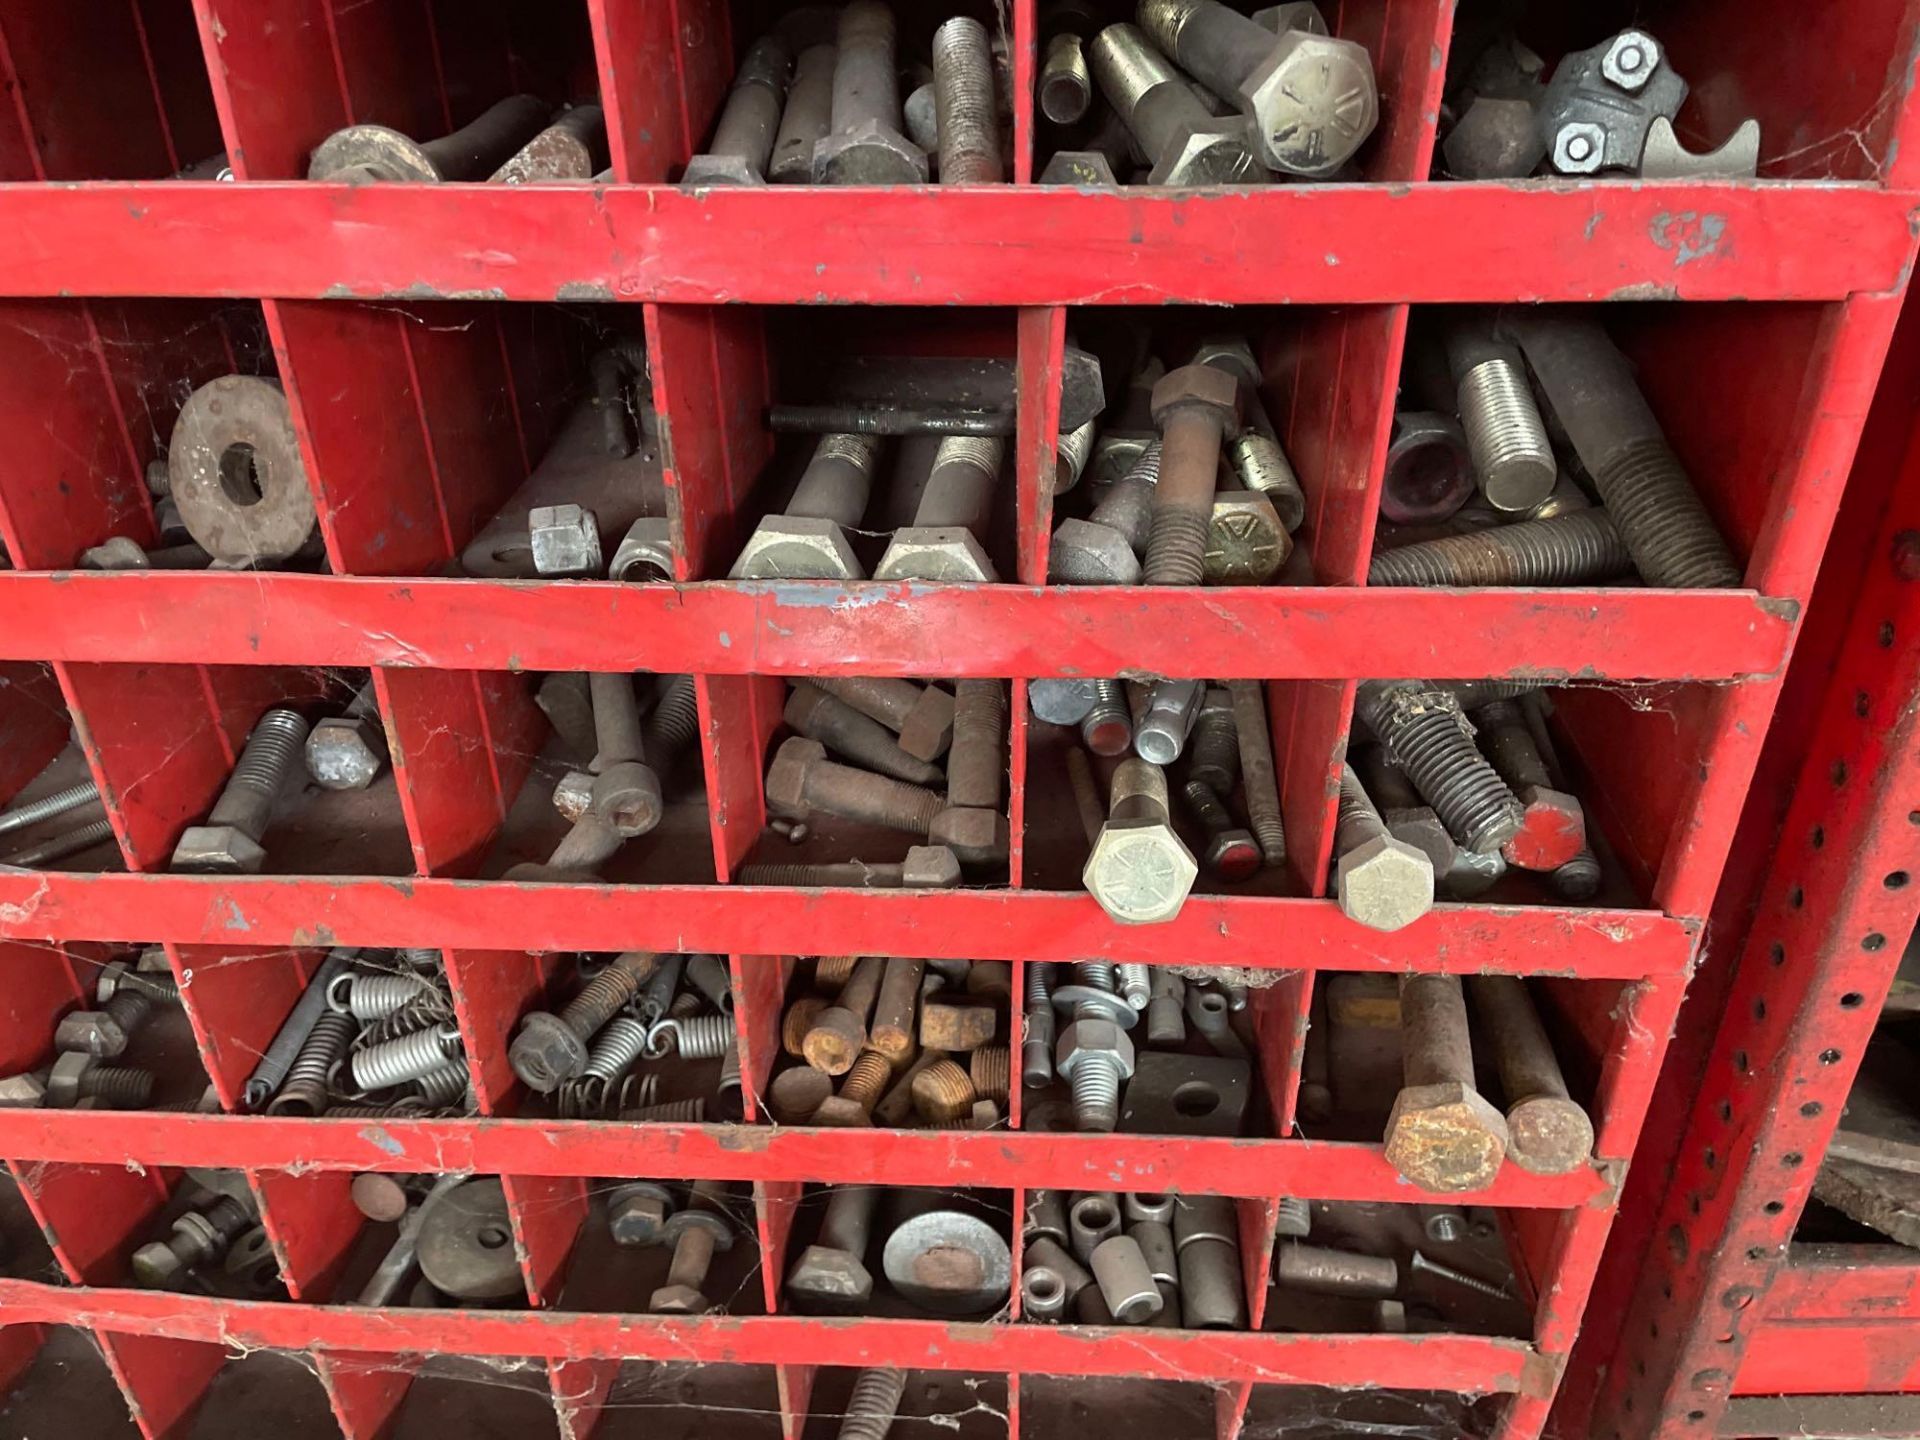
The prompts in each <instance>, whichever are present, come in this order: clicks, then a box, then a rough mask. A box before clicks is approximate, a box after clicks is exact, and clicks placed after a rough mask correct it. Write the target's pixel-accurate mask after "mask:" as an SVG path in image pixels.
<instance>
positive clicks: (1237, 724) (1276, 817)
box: [1227, 680, 1287, 869]
mask: <svg viewBox="0 0 1920 1440" xmlns="http://www.w3.org/2000/svg"><path fill="white" fill-rule="evenodd" d="M1227 693H1228V694H1229V695H1230V696H1232V697H1233V723H1234V728H1235V729H1236V730H1237V731H1238V732H1239V736H1240V776H1241V791H1242V796H1243V798H1244V799H1245V801H1246V804H1247V823H1248V825H1249V826H1250V827H1251V828H1252V830H1253V834H1254V838H1255V839H1256V840H1258V841H1259V842H1260V853H1261V854H1262V855H1263V856H1264V857H1266V862H1267V867H1268V868H1269V869H1273V868H1275V867H1277V866H1280V865H1284V864H1285V863H1286V859H1287V832H1286V827H1285V826H1284V825H1283V824H1282V822H1281V818H1280V782H1279V777H1278V775H1277V774H1276V773H1275V769H1274V763H1273V742H1272V741H1271V740H1270V739H1268V738H1267V692H1266V688H1265V687H1264V686H1263V685H1261V683H1260V682H1259V681H1258V680H1229V681H1228V682H1227Z"/></svg>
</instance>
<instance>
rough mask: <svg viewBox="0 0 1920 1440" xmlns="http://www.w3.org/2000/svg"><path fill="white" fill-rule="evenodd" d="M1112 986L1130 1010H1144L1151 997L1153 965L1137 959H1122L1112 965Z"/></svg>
mask: <svg viewBox="0 0 1920 1440" xmlns="http://www.w3.org/2000/svg"><path fill="white" fill-rule="evenodd" d="M1113 968H1114V988H1115V989H1116V990H1117V991H1118V992H1119V995H1120V998H1121V999H1122V1000H1124V1001H1126V1002H1127V1008H1128V1009H1130V1010H1144V1009H1146V1008H1147V1003H1148V1002H1149V1001H1150V1000H1151V999H1152V998H1153V967H1152V966H1151V965H1148V964H1145V963H1144V962H1142V961H1139V960H1122V961H1121V962H1120V963H1119V964H1117V965H1115V966H1114V967H1113Z"/></svg>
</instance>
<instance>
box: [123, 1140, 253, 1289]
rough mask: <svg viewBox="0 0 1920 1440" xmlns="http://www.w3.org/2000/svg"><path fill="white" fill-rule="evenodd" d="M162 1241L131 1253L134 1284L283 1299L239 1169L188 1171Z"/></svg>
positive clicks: (149, 1287) (249, 1195)
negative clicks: (174, 1212)
mask: <svg viewBox="0 0 1920 1440" xmlns="http://www.w3.org/2000/svg"><path fill="white" fill-rule="evenodd" d="M188 1176H189V1178H188V1180H187V1182H186V1188H185V1190H184V1191H183V1193H182V1194H181V1196H180V1197H178V1198H179V1200H180V1201H182V1202H183V1204H182V1205H181V1206H180V1208H178V1210H177V1213H176V1214H175V1215H174V1216H173V1218H172V1219H171V1220H170V1221H169V1222H168V1223H167V1224H166V1225H165V1226H164V1227H162V1228H163V1231H164V1233H165V1238H164V1239H156V1240H152V1241H150V1242H148V1243H146V1244H144V1245H141V1246H140V1247H139V1248H138V1249H136V1250H135V1251H134V1252H133V1262H132V1267H131V1268H132V1271H133V1283H134V1284H136V1285H138V1286H140V1287H142V1288H143V1289H148V1290H186V1291H193V1292H195V1293H199V1294H213V1295H223V1296H227V1297H230V1298H233V1299H242V1300H263V1299H284V1298H286V1291H285V1289H284V1287H283V1286H282V1284H281V1281H280V1267H279V1264H278V1262H277V1261H276V1260H275V1258H274V1254H273V1247H272V1245H271V1244H270V1243H269V1242H268V1239H267V1233H266V1231H265V1229H264V1228H262V1226H261V1224H260V1216H259V1211H258V1208H257V1206H256V1205H255V1202H254V1197H253V1193H252V1191H251V1190H250V1189H249V1188H248V1186H247V1180H246V1177H245V1176H244V1175H242V1174H241V1173H240V1172H239V1171H238V1170H193V1171H189V1172H188Z"/></svg>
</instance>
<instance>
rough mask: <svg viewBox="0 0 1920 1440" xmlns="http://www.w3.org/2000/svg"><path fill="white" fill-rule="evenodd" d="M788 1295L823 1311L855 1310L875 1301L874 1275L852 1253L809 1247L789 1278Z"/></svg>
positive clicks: (831, 1248)
mask: <svg viewBox="0 0 1920 1440" xmlns="http://www.w3.org/2000/svg"><path fill="white" fill-rule="evenodd" d="M787 1293H788V1294H789V1295H791V1296H793V1297H794V1298H795V1299H796V1300H802V1301H805V1302H806V1303H807V1304H808V1305H810V1306H813V1307H816V1308H818V1309H822V1310H829V1309H839V1308H840V1307H842V1306H845V1307H848V1308H852V1307H854V1306H859V1305H864V1304H865V1303H866V1302H867V1301H868V1300H871V1299H872V1298H873V1275H872V1272H870V1271H869V1270H868V1269H867V1267H866V1266H865V1265H864V1264H862V1263H861V1261H860V1258H859V1257H858V1256H856V1255H854V1254H853V1253H852V1252H851V1251H848V1250H840V1249H837V1248H835V1247H834V1246H831V1245H809V1246H807V1248H806V1249H805V1250H802V1251H801V1252H800V1261H799V1263H798V1264H797V1265H795V1266H794V1267H793V1273H792V1274H791V1275H789V1276H788V1277H787Z"/></svg>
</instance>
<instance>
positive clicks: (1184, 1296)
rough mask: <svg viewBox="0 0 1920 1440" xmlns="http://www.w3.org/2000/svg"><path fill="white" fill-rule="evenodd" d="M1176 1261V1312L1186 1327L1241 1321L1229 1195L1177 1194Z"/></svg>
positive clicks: (1235, 1222) (1235, 1325) (1242, 1300)
mask: <svg viewBox="0 0 1920 1440" xmlns="http://www.w3.org/2000/svg"><path fill="white" fill-rule="evenodd" d="M1173 1243H1174V1247H1175V1250H1176V1253H1177V1254H1178V1256H1179V1262H1180V1308H1181V1318H1182V1319H1183V1320H1184V1321H1185V1323H1186V1327H1187V1328H1188V1329H1189V1330H1238V1329H1240V1328H1242V1327H1243V1326H1245V1324H1246V1323H1247V1306H1246V1296H1245V1294H1244V1292H1243V1289H1242V1277H1241V1274H1240V1224H1239V1217H1238V1216H1237V1215H1236V1214H1235V1211H1234V1204H1233V1201H1231V1200H1228V1199H1226V1198H1225V1197H1223V1196H1219V1195H1182V1196H1180V1197H1178V1204H1177V1205H1176V1206H1175V1208H1174V1212H1173Z"/></svg>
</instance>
